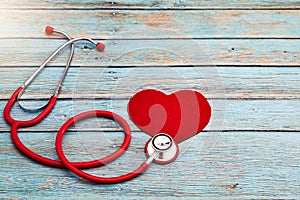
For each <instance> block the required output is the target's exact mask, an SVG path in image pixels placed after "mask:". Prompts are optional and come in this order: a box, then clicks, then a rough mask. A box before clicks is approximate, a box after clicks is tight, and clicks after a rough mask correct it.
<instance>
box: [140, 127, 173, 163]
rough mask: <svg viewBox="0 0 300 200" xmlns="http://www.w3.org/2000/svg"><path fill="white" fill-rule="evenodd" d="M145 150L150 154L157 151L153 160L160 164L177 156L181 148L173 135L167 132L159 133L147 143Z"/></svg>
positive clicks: (168, 161) (169, 161)
mask: <svg viewBox="0 0 300 200" xmlns="http://www.w3.org/2000/svg"><path fill="white" fill-rule="evenodd" d="M145 152H146V154H147V155H148V156H151V155H153V154H154V153H155V152H157V156H156V157H155V158H154V160H153V162H155V163H158V164H168V163H171V162H173V161H174V160H175V159H176V158H177V156H178V153H179V148H178V145H177V144H176V143H175V142H174V140H173V139H172V137H171V136H169V135H168V134H165V133H159V134H157V135H155V136H154V137H152V139H150V140H149V141H148V142H147V143H146V146H145Z"/></svg>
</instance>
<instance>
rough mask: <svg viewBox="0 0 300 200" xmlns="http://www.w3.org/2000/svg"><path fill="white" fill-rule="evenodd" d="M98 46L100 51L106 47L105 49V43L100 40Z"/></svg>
mask: <svg viewBox="0 0 300 200" xmlns="http://www.w3.org/2000/svg"><path fill="white" fill-rule="evenodd" d="M96 47H97V49H98V50H99V51H104V49H105V45H104V44H103V43H101V42H98V43H97V44H96Z"/></svg>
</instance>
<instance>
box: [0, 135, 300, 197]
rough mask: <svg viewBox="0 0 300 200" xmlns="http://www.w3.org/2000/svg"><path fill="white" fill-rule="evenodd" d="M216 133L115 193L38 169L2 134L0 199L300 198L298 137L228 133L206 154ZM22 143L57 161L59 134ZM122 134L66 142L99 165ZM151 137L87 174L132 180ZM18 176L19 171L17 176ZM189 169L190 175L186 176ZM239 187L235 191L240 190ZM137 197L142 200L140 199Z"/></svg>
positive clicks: (71, 151) (114, 188)
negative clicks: (124, 175) (127, 174)
mask: <svg viewBox="0 0 300 200" xmlns="http://www.w3.org/2000/svg"><path fill="white" fill-rule="evenodd" d="M209 134H211V133H202V134H201V135H198V136H195V137H194V138H192V139H190V140H188V141H186V142H184V143H182V144H180V150H181V152H180V156H179V157H178V158H177V160H176V161H175V162H173V163H171V164H169V165H156V164H152V165H151V166H150V168H149V169H148V170H147V171H146V172H145V173H144V174H143V175H141V176H140V177H138V178H136V179H134V180H131V181H129V182H126V183H122V184H116V185H97V184H90V183H89V182H86V181H82V180H80V179H78V177H76V176H74V175H73V174H71V173H70V172H68V171H66V170H61V169H54V168H50V167H45V166H42V165H39V164H37V163H35V162H32V161H31V160H28V159H26V158H25V157H24V156H23V155H21V154H20V153H19V152H18V151H17V150H16V149H15V148H14V146H13V144H12V143H11V141H10V137H9V134H8V133H4V134H0V148H1V151H0V162H1V170H0V177H1V180H0V183H1V187H0V198H3V199H5V198H9V199H11V198H16V199H17V198H30V199H38V198H40V197H43V198H45V199H52V197H53V195H55V198H58V199H60V198H71V197H74V198H75V197H76V198H87V197H88V198H90V199H124V198H126V199H153V198H155V199H162V198H160V197H162V196H164V197H166V196H168V197H172V198H175V197H177V198H195V199H199V198H201V199H203V198H204V199H224V196H226V198H229V199H273V198H275V199H295V198H297V197H298V195H299V193H298V192H299V190H298V189H299V184H300V182H299V179H298V177H299V173H300V159H299V154H300V151H299V150H300V149H299V145H300V138H299V133H284V134H282V133H274V132H268V133H261V132H227V133H222V134H221V135H220V137H219V141H218V142H217V144H216V145H214V146H213V147H211V146H210V147H203V144H205V143H206V142H207V139H208V138H207V137H208V135H209ZM20 136H21V139H22V141H23V142H24V143H25V144H26V145H28V146H30V148H32V149H33V150H35V151H37V152H38V153H41V154H42V155H45V156H48V157H51V158H56V155H55V153H54V152H55V150H54V146H53V144H54V140H55V133H22V134H20ZM122 137H123V136H122V133H114V132H111V133H95V132H94V133H73V134H70V133H69V134H67V136H66V138H64V148H65V151H66V154H67V156H68V157H69V158H70V159H72V160H82V159H85V160H87V159H96V158H100V157H101V156H104V155H108V154H109V153H110V152H112V151H114V150H115V149H116V148H117V146H118V145H119V144H120V143H121V141H122ZM147 139H148V137H147V136H145V134H143V133H134V135H133V140H132V145H131V146H130V148H129V149H128V151H126V152H125V154H124V155H123V156H122V157H121V158H119V159H118V160H116V161H114V162H113V163H110V164H108V165H107V166H106V167H102V168H95V169H92V170H88V172H89V173H93V174H96V175H101V176H103V175H104V176H110V175H119V174H121V173H125V172H129V171H130V170H132V169H134V168H135V167H137V166H138V165H139V163H141V162H142V161H144V160H145V155H144V153H143V148H144V144H145V141H147ZM12 168H13V169H12ZM186 169H188V170H186ZM236 183H238V185H237V186H236V187H234V185H235V184H236ZM137 195H138V196H137Z"/></svg>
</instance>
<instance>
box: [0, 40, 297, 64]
mask: <svg viewBox="0 0 300 200" xmlns="http://www.w3.org/2000/svg"><path fill="white" fill-rule="evenodd" d="M0 43H1V47H2V48H1V49H0V55H1V57H0V59H1V64H0V66H2V67H3V66H4V67H7V66H22V67H24V66H39V65H40V64H41V63H42V62H43V61H44V60H45V59H46V58H47V57H48V56H49V54H50V53H52V52H53V51H54V50H55V49H56V48H58V47H59V46H60V45H61V44H62V43H63V41H62V40H55V39H49V40H43V41H40V40H35V39H17V40H11V39H2V40H0ZM104 43H105V44H106V49H105V51H104V52H99V51H97V50H95V49H94V47H93V46H92V45H91V44H89V43H87V42H79V43H77V44H76V52H75V56H74V59H73V63H72V65H73V66H81V67H82V66H97V67H100V66H104V67H107V66H130V67H132V66H174V65H175V66H191V65H194V66H198V65H201V66H203V65H204V66H207V65H211V66H215V65H260V66H261V65H263V66H299V65H300V39H295V40H286V39H260V40H251V39H249V40H231V39H222V40H185V39H181V40H172V39H169V40H107V41H104ZM65 62H66V54H62V55H61V56H59V57H57V59H55V62H54V63H55V64H54V66H65ZM52 66H53V65H52Z"/></svg>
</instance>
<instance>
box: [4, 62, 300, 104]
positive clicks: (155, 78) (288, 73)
mask: <svg viewBox="0 0 300 200" xmlns="http://www.w3.org/2000/svg"><path fill="white" fill-rule="evenodd" d="M63 69H64V68H63V67H48V68H45V70H44V71H42V73H41V74H40V75H39V76H38V78H37V79H36V80H35V81H34V82H33V84H32V86H29V88H28V89H27V90H26V92H25V94H24V95H23V97H22V99H34V98H39V99H46V98H49V96H50V95H51V94H52V93H53V90H54V89H55V88H56V83H57V82H58V80H59V79H60V74H62V71H63ZM34 70H35V69H34V68H29V67H22V68H11V67H3V68H0V74H1V77H2V78H1V79H0V88H1V92H0V99H8V98H10V96H11V94H12V92H13V91H14V90H16V88H18V87H19V86H20V85H21V84H22V83H23V82H24V81H25V80H26V78H27V77H29V76H30V75H31V74H32V73H33V71H34ZM142 88H155V89H159V90H163V91H164V92H166V93H172V92H174V91H177V90H181V89H194V90H199V91H201V92H202V93H203V94H204V95H205V96H206V97H208V98H210V99H211V98H213V99H215V98H219V99H220V98H223V99H225V98H229V99H249V98H252V99H253V98H255V99H300V68H299V67H290V68H287V67H286V68H282V67H268V68H263V67H215V68H209V67H159V68H158V67H147V68H143V67H132V68H98V67H71V68H70V69H69V71H68V75H67V77H66V80H65V82H64V84H63V88H62V90H61V94H60V95H59V98H61V99H66V98H67V99H70V98H81V99H86V98H92V99H93V98H130V96H132V94H133V93H134V91H137V90H139V89H142Z"/></svg>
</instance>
